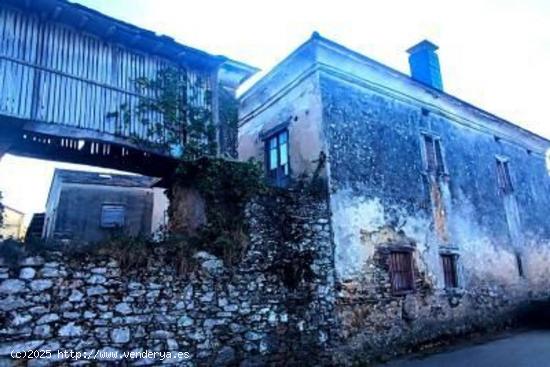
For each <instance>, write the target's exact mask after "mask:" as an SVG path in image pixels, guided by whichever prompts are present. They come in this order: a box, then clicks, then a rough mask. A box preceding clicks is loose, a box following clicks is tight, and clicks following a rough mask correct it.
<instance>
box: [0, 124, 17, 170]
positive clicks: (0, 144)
mask: <svg viewBox="0 0 550 367" xmlns="http://www.w3.org/2000/svg"><path fill="white" fill-rule="evenodd" d="M18 132H19V131H18V130H16V129H4V128H2V126H1V121H0V161H1V160H2V157H3V156H4V154H6V153H8V151H9V150H10V148H11V146H12V145H13V143H14V142H15V139H16V136H17V133H18Z"/></svg>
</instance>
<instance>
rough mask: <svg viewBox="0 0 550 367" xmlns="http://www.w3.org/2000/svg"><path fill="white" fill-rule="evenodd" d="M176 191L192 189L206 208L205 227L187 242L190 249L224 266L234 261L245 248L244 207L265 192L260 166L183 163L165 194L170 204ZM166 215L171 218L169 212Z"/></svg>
mask: <svg viewBox="0 0 550 367" xmlns="http://www.w3.org/2000/svg"><path fill="white" fill-rule="evenodd" d="M176 187H192V188H194V189H196V190H197V191H198V192H199V193H200V195H201V197H202V198H203V199H204V201H205V204H206V205H205V207H206V224H205V225H203V226H202V227H201V228H199V230H198V233H197V235H196V236H193V237H192V238H191V239H190V240H191V242H192V243H193V245H194V246H196V247H198V248H201V249H203V250H205V251H208V252H210V253H212V254H213V255H216V256H218V257H221V258H223V259H224V261H225V263H226V264H228V265H230V264H234V263H235V262H236V261H238V260H239V259H240V258H241V256H242V253H243V251H244V250H245V248H246V244H247V228H246V223H245V214H244V211H245V206H246V204H247V203H248V202H249V201H250V200H251V199H252V198H253V197H255V196H256V195H258V194H260V193H262V192H265V190H266V187H265V185H264V180H263V173H262V169H261V167H260V165H259V164H258V163H257V162H254V161H250V162H237V161H229V160H225V159H219V158H206V157H203V158H201V159H198V160H195V161H185V162H182V163H181V164H180V166H179V168H178V170H177V172H176V174H175V175H174V177H173V179H172V185H171V189H169V190H168V192H167V193H168V196H169V198H170V200H171V201H172V200H176V199H175V198H174V189H175V188H176ZM171 209H172V208H171ZM169 214H170V215H171V217H173V216H174V215H175V214H174V213H173V211H172V210H170V211H169Z"/></svg>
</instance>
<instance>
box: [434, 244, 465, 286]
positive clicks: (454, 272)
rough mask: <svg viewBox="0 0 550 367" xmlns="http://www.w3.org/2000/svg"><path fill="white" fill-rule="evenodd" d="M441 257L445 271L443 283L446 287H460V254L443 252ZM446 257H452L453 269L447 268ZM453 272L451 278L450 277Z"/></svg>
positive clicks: (442, 267) (442, 268)
mask: <svg viewBox="0 0 550 367" xmlns="http://www.w3.org/2000/svg"><path fill="white" fill-rule="evenodd" d="M439 257H440V258H441V270H442V271H443V284H444V286H445V289H447V290H453V289H457V288H460V280H459V277H458V254H456V253H452V252H441V253H440V254H439ZM445 259H450V265H451V267H452V268H451V269H446V268H445V265H446V262H445ZM449 273H450V274H451V276H450V279H449V277H448V275H449Z"/></svg>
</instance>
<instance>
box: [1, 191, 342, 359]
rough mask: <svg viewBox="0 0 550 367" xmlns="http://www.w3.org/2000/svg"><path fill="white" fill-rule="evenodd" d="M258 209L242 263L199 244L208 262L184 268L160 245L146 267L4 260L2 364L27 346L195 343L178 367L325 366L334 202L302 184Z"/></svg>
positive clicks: (153, 347) (85, 348) (114, 347)
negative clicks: (312, 195) (303, 190)
mask: <svg viewBox="0 0 550 367" xmlns="http://www.w3.org/2000/svg"><path fill="white" fill-rule="evenodd" d="M247 218H248V220H249V225H250V233H251V238H250V243H249V246H248V249H247V251H246V255H245V258H244V259H243V261H242V262H241V263H240V264H239V265H238V266H236V267H234V268H227V267H226V266H224V265H223V262H222V261H221V260H219V259H217V258H215V257H213V256H211V255H209V254H207V253H204V252H199V253H197V254H196V255H195V258H196V260H197V261H198V262H199V263H200V266H199V267H198V268H197V269H196V270H194V271H193V272H192V273H189V274H185V276H181V275H178V274H177V273H176V271H175V270H174V268H172V267H170V266H168V265H165V262H163V261H161V259H162V256H163V255H162V250H161V249H159V253H157V254H156V255H155V256H153V257H152V258H151V259H149V260H150V261H149V265H148V266H147V267H146V268H143V269H137V270H132V269H130V270H124V271H123V270H121V268H120V267H119V265H118V264H117V262H116V261H114V260H112V259H110V258H99V257H95V256H87V257H82V258H76V257H75V256H74V255H62V254H60V253H48V254H45V255H43V256H36V257H30V258H25V259H23V260H22V261H21V262H19V263H18V264H15V265H10V266H8V264H7V263H6V262H4V263H3V264H2V265H1V266H0V299H1V302H0V312H1V313H0V358H2V360H0V364H2V363H4V362H5V364H7V365H10V362H11V364H15V361H14V360H11V359H10V353H11V351H13V350H16V351H21V350H28V349H33V350H52V351H54V355H55V356H57V350H73V351H75V352H76V351H78V352H90V351H94V353H95V351H96V350H101V351H102V352H109V351H110V352H113V351H120V352H122V351H144V350H148V351H174V352H178V351H179V352H188V353H190V355H191V358H190V359H188V360H181V359H180V360H172V361H171V362H173V363H174V364H178V365H239V364H241V365H242V366H251V365H263V364H264V363H269V364H272V365H293V364H294V365H304V363H306V364H308V363H309V364H315V363H316V362H315V360H316V359H317V357H318V356H319V357H320V355H321V352H322V350H323V349H324V348H323V347H324V345H325V343H326V342H327V340H328V339H329V337H330V332H331V330H330V325H331V322H332V320H331V317H330V315H331V314H332V313H331V311H330V310H331V307H332V300H333V294H332V290H333V281H332V271H331V269H332V262H331V254H332V247H331V242H330V234H329V224H328V208H327V204H326V200H325V201H323V200H320V201H319V200H311V199H309V198H308V197H306V196H303V195H299V194H295V193H292V192H290V193H286V194H284V195H282V196H279V197H271V198H265V199H259V200H257V201H255V202H254V203H251V204H250V205H249V206H248V208H247ZM277 218H279V220H277ZM68 256H70V257H68ZM295 265H299V266H295ZM306 358H307V359H306ZM304 361H307V362H304ZM49 362H50V363H51V361H49ZM72 362H75V361H74V360H73V361H72ZM80 362H82V361H80ZM127 362H132V363H136V364H137V363H139V364H150V365H158V364H159V363H160V361H159V360H158V359H157V360H137V359H136V360H133V361H128V360H127ZM94 363H95V362H94ZM41 364H47V361H45V360H33V361H30V363H29V366H30V365H41ZM2 365H4V364H2Z"/></svg>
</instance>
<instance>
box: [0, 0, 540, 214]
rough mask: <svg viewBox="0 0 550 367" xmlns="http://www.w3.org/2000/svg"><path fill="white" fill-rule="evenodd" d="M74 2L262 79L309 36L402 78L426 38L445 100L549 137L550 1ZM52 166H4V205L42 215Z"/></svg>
mask: <svg viewBox="0 0 550 367" xmlns="http://www.w3.org/2000/svg"><path fill="white" fill-rule="evenodd" d="M73 1H74V2H78V3H81V4H83V5H85V6H88V7H91V8H94V9H96V10H98V11H101V12H103V13H105V14H108V15H110V16H113V17H115V18H118V19H121V20H124V21H126V22H129V23H132V24H135V25H137V26H140V27H143V28H147V29H150V30H153V31H155V32H157V33H159V34H166V35H169V36H170V37H173V38H174V39H176V40H177V41H179V42H181V43H184V44H186V45H189V46H192V47H196V48H199V49H202V50H205V51H207V52H210V53H213V54H223V55H225V56H228V57H231V58H233V59H236V60H239V61H243V62H246V63H248V64H250V65H253V66H256V67H259V68H261V69H262V70H263V72H266V71H269V69H270V68H272V67H273V66H274V65H276V64H277V63H278V62H279V61H281V60H282V59H283V58H284V57H286V56H287V55H288V54H289V53H290V52H291V51H292V50H294V49H295V48H296V47H297V46H299V45H300V44H301V43H303V42H304V41H305V40H306V39H308V38H309V37H310V36H311V33H312V32H313V31H318V32H319V33H320V34H321V35H322V36H324V37H326V38H329V39H332V40H334V41H336V42H338V43H341V44H343V45H344V46H346V47H349V48H351V49H354V50H355V51H358V52H360V53H363V54H365V55H367V56H369V57H371V58H373V59H375V60H377V61H380V62H382V63H384V64H386V65H388V66H390V67H393V68H395V69H397V70H400V71H402V72H405V73H407V74H408V73H409V70H408V62H407V54H406V52H405V50H406V49H407V48H409V47H410V46H412V45H414V44H416V43H417V42H419V41H420V40H422V39H429V40H431V41H432V42H434V43H436V44H437V45H439V47H440V49H439V51H438V53H439V58H440V63H441V69H442V75H443V84H444V89H445V90H446V91H447V92H448V93H450V94H453V95H455V96H457V97H459V98H461V99H463V100H465V101H467V102H470V103H472V104H474V105H477V106H479V107H481V108H483V109H485V110H487V111H490V112H492V113H494V114H496V115H498V116H500V117H503V118H505V119H507V120H510V121H513V122H514V123H516V124H518V125H520V126H522V127H524V128H527V129H529V130H531V131H533V132H535V133H537V134H539V135H542V136H544V137H546V138H550V121H549V120H550V119H549V117H548V112H547V110H548V102H549V98H550V94H549V93H548V91H547V88H548V86H550V68H549V63H550V27H549V26H548V24H550V1H548V0H462V1H451V0H415V1H410V0H384V1H382V0H380V1H371V0H362V1H358V0H339V1H322V0H317V1H312V0H302V1H297V0H293V1H291V0H277V1H267V0H264V1H258V0H256V1H252V0H232V1H222V0H199V1H183V0H73ZM260 76H261V74H260ZM246 87H247V86H245V87H244V88H246ZM57 166H63V167H74V166H68V165H60V164H56V163H53V162H42V161H36V160H29V159H23V158H17V157H12V156H7V157H5V158H4V159H2V161H0V191H2V192H3V195H4V197H5V200H4V201H5V202H6V204H8V205H10V206H13V207H15V208H17V209H20V210H22V211H24V212H27V213H32V212H38V211H42V210H43V209H44V204H45V200H46V197H47V192H48V189H49V185H50V182H51V176H52V173H53V169H54V168H55V167H57ZM77 168H81V169H82V167H77ZM94 170H97V169H94Z"/></svg>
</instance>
